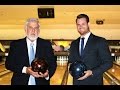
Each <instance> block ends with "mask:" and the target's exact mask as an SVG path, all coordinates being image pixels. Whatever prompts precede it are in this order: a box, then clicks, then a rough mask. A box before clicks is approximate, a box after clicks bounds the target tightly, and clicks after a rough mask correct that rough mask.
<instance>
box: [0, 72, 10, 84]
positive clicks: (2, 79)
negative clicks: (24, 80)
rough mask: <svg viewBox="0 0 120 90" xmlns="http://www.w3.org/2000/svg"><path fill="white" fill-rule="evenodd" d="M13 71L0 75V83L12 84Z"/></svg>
mask: <svg viewBox="0 0 120 90" xmlns="http://www.w3.org/2000/svg"><path fill="white" fill-rule="evenodd" d="M11 77H12V72H11V73H7V74H6V75H4V76H2V77H0V85H10V84H11V81H10V80H11Z"/></svg>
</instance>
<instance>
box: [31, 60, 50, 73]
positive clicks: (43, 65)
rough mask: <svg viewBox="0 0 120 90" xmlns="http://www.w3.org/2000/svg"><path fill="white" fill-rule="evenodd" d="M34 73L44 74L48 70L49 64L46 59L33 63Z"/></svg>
mask: <svg viewBox="0 0 120 90" xmlns="http://www.w3.org/2000/svg"><path fill="white" fill-rule="evenodd" d="M31 67H32V70H33V71H34V72H38V74H39V72H42V73H43V74H44V73H45V72H46V70H48V63H47V61H46V60H45V59H39V58H35V59H34V60H33V61H32V63H31Z"/></svg>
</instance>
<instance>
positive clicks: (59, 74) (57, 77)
mask: <svg viewBox="0 0 120 90" xmlns="http://www.w3.org/2000/svg"><path fill="white" fill-rule="evenodd" d="M65 69H66V66H65V65H64V66H60V65H58V66H57V70H56V72H55V74H54V75H53V77H52V78H51V82H50V85H61V82H62V79H63V75H64V73H65Z"/></svg>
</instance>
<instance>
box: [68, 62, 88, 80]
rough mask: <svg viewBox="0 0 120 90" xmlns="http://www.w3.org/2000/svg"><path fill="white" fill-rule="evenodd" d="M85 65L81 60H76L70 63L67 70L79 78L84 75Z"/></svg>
mask: <svg viewBox="0 0 120 90" xmlns="http://www.w3.org/2000/svg"><path fill="white" fill-rule="evenodd" d="M86 70H87V68H86V65H85V64H84V63H83V62H81V61H76V62H73V63H71V65H70V68H69V72H70V74H71V75H72V77H73V78H76V79H78V78H80V77H82V76H84V75H85V73H84V71H86Z"/></svg>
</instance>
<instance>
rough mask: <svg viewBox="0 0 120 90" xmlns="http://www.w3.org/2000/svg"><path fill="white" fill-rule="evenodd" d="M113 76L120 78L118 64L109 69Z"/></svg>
mask: <svg viewBox="0 0 120 90" xmlns="http://www.w3.org/2000/svg"><path fill="white" fill-rule="evenodd" d="M108 72H110V73H111V74H112V75H113V76H115V77H116V78H117V79H118V80H120V67H119V66H117V65H113V67H112V68H111V69H109V70H108Z"/></svg>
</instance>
